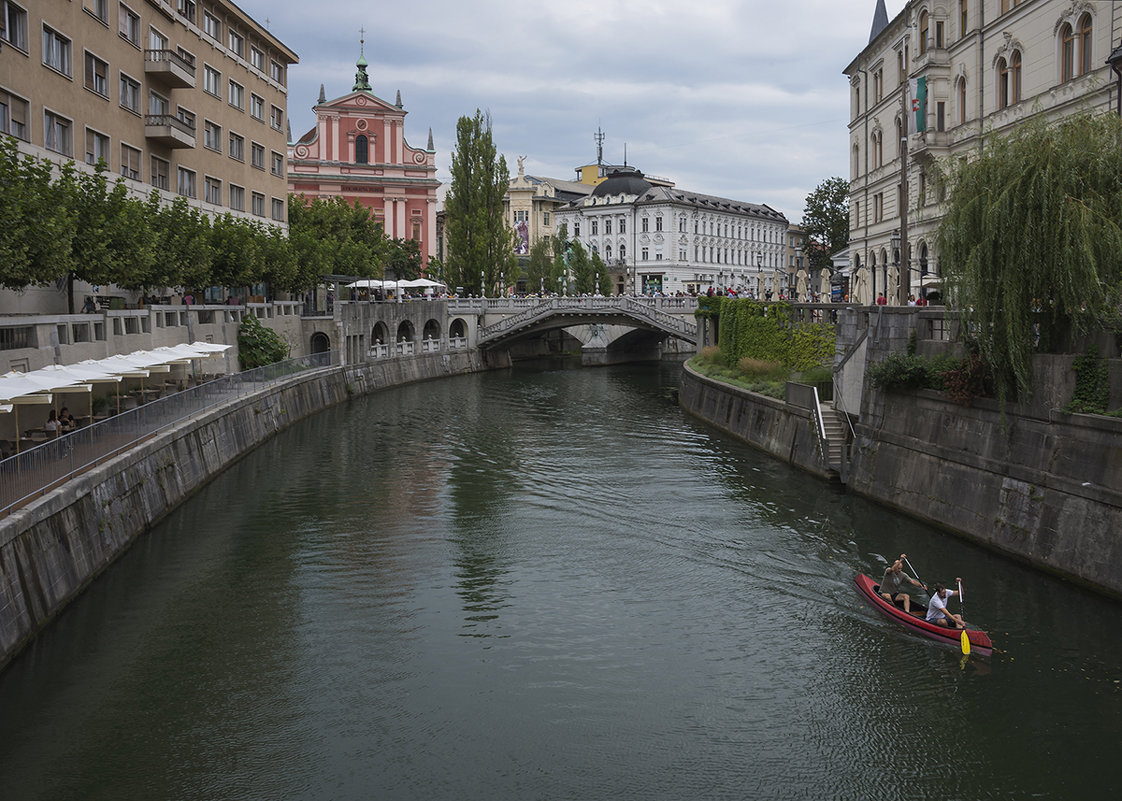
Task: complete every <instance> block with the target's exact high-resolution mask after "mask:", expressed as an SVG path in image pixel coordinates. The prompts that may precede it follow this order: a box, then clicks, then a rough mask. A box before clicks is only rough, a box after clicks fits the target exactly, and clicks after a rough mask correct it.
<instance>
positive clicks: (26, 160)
mask: <svg viewBox="0 0 1122 801" xmlns="http://www.w3.org/2000/svg"><path fill="white" fill-rule="evenodd" d="M74 191H75V189H74V181H73V167H72V166H70V165H69V164H68V165H66V166H64V167H63V168H62V172H61V174H60V176H59V179H58V180H55V179H54V176H53V172H52V165H51V162H49V161H46V160H45V159H37V158H35V157H33V156H24V157H22V158H21V157H20V153H19V149H18V148H17V146H16V140H15V139H13V138H11V137H8V136H0V265H3V269H0V286H4V287H7V288H8V289H23V288H24V287H25V286H29V285H32V284H46V283H50V282H52V281H55V280H57V279H58V278H61V277H62V276H64V275H66V274H67V273H68V272H69V271H70V267H71V265H72V263H73V255H72V251H71V242H72V240H73V237H74V223H75V216H76V214H77V212H76V210H75V206H74Z"/></svg>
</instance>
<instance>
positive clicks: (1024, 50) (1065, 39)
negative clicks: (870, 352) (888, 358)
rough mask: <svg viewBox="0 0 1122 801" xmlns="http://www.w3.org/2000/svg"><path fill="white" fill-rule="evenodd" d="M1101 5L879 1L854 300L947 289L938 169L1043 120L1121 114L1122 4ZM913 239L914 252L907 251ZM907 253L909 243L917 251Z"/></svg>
mask: <svg viewBox="0 0 1122 801" xmlns="http://www.w3.org/2000/svg"><path fill="white" fill-rule="evenodd" d="M1117 5H1118V4H1117V3H1114V2H1087V0H911V1H910V2H908V3H907V5H906V6H905V7H904V9H903V10H902V11H901V12H900V13H899V14H898V15H896V17H895V18H894V19H892V20H889V19H888V15H887V13H886V11H885V6H884V0H876V7H875V11H874V18H873V26H872V30H871V32H870V36H869V42H868V44H867V45H866V46H865V48H864V49H863V50H862V51H861V52H860V53H859V54H858V55H857V57H856V58H855V59H854V60H853V62H852V63H851V64H850V65H849V66H848V67H846V69H845V75H846V76H848V78H849V84H850V124H849V140H850V154H851V157H850V204H849V207H850V228H849V231H850V234H849V254H850V263H851V281H852V285H851V296H852V297H853V298H854V299H855V300H858V301H861V302H865V303H871V302H873V300H874V299H875V297H876V295H877V294H878V293H879V292H881V291H884V290H885V288H886V286H887V289H888V293H887V295H888V299H889V303H899V302H903V301H904V300H905V299H906V298H907V296H908V295H909V294H915V295H917V296H918V295H919V294H921V293H931V294H934V293H937V292H938V291H939V287H940V279H939V275H940V272H941V268H940V264H939V254H938V253H937V252H936V251H935V242H934V238H935V232H936V230H937V229H938V226H939V222H940V220H941V219H942V216H943V213H944V211H943V206H942V203H941V201H942V199H943V192H942V189H941V187H939V186H938V185H937V181H936V180H935V171H934V169H933V167H934V166H935V165H936V164H938V163H939V162H941V161H945V160H948V159H958V158H964V157H965V158H969V156H970V154H971V153H975V152H977V151H978V150H979V149H980V148H981V147H983V146H984V143H985V141H986V139H987V137H990V136H994V135H1000V134H1003V133H1007V132H1009V131H1011V130H1013V129H1014V128H1015V127H1016V126H1017V125H1019V124H1021V123H1022V122H1024V121H1025V120H1028V119H1030V118H1033V117H1040V116H1042V117H1044V118H1045V119H1056V118H1060V117H1063V116H1065V115H1069V114H1073V113H1077V112H1082V111H1091V112H1093V113H1107V112H1111V111H1112V109H1115V108H1117V105H1118V97H1117V88H1116V87H1117V83H1116V80H1115V78H1116V76H1115V75H1114V73H1113V72H1112V70H1111V67H1110V66H1108V65H1107V58H1108V56H1110V54H1111V52H1112V49H1113V44H1112V43H1114V42H1116V41H1118V39H1119V32H1120V30H1122V8H1116V6H1117ZM897 243H901V244H897ZM905 245H906V247H905Z"/></svg>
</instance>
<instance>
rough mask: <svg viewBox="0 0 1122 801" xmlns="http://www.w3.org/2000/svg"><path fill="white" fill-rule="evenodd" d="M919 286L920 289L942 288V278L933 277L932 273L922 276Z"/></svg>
mask: <svg viewBox="0 0 1122 801" xmlns="http://www.w3.org/2000/svg"><path fill="white" fill-rule="evenodd" d="M919 285H920V286H922V287H930V286H942V285H943V278H942V276H939V275H935V274H934V273H928V274H927V275H925V276H922V277H921V278H920V279H919Z"/></svg>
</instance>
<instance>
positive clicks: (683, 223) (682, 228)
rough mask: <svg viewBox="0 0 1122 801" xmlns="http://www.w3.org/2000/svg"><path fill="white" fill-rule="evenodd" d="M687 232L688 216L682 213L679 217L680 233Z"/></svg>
mask: <svg viewBox="0 0 1122 801" xmlns="http://www.w3.org/2000/svg"><path fill="white" fill-rule="evenodd" d="M685 232H686V217H685V215H682V216H681V217H679V218H678V233H680V234H684V233H685Z"/></svg>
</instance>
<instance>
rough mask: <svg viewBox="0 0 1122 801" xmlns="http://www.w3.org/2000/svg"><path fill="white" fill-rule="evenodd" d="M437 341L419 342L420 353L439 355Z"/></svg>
mask: <svg viewBox="0 0 1122 801" xmlns="http://www.w3.org/2000/svg"><path fill="white" fill-rule="evenodd" d="M440 349H441V348H440V340H439V339H422V340H421V353H439V352H440Z"/></svg>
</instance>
